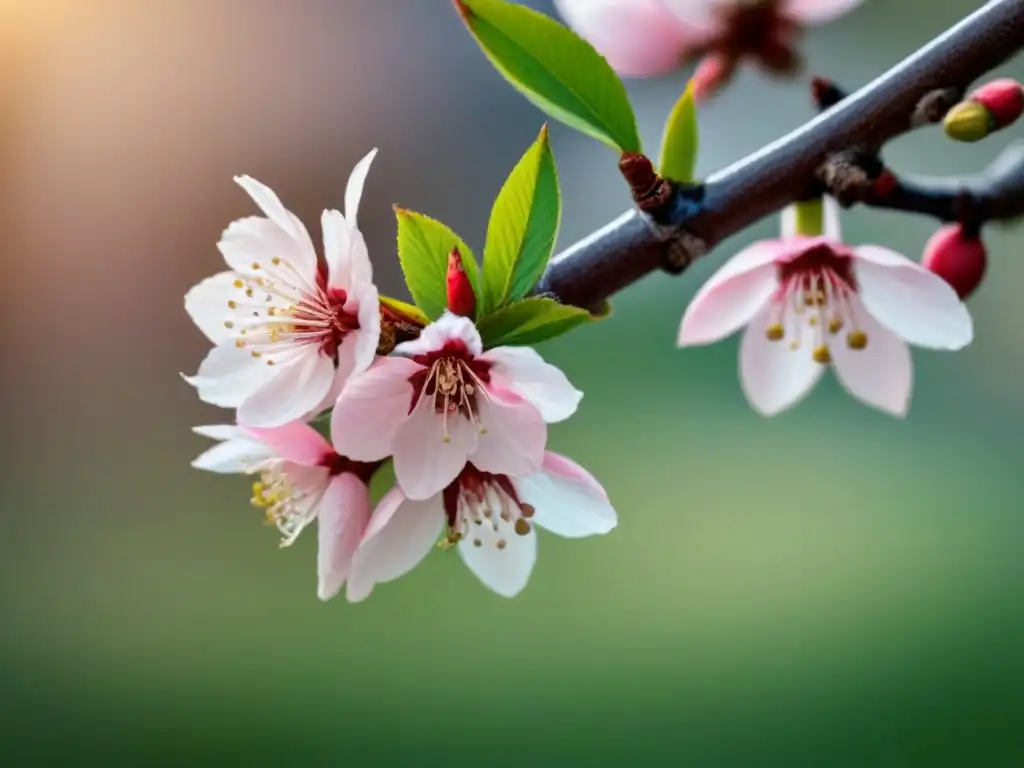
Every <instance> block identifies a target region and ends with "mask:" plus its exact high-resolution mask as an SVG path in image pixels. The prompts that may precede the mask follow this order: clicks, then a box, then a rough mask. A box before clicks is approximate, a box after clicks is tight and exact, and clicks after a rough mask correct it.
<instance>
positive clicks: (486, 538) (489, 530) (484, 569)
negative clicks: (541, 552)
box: [459, 520, 537, 597]
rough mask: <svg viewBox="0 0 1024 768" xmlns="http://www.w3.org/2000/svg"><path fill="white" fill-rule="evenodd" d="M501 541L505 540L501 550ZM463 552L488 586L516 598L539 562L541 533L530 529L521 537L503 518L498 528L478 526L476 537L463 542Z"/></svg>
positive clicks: (474, 535)
mask: <svg viewBox="0 0 1024 768" xmlns="http://www.w3.org/2000/svg"><path fill="white" fill-rule="evenodd" d="M477 541H479V542H480V546H476V543H475V542H477ZM499 541H504V542H505V544H504V545H503V546H502V548H500V549H499V545H498V542H499ZM459 554H460V555H462V561H463V562H464V563H465V564H466V565H467V566H469V570H471V571H472V572H473V573H474V574H476V577H477V578H478V579H480V581H481V582H483V584H484V586H485V587H487V588H488V589H491V590H493V591H494V592H497V593H498V594H499V595H501V596H502V597H515V596H516V595H517V594H519V593H520V592H521V591H522V590H523V587H525V586H526V583H527V582H528V581H529V580H530V572H531V571H532V570H533V564H534V563H535V562H537V535H536V534H535V533H534V532H533V531H530V533H528V534H526V535H525V536H520V535H519V534H517V533H516V532H515V530H514V529H513V528H512V525H511V523H506V522H504V521H502V520H499V522H498V530H494V527H493V526H490V525H481V526H478V527H475V528H474V529H473V533H472V536H470V537H468V538H465V539H463V540H462V541H460V542H459Z"/></svg>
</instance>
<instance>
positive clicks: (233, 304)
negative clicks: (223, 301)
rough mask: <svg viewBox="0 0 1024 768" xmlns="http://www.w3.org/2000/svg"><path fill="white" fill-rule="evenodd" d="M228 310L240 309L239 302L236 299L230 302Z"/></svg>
mask: <svg viewBox="0 0 1024 768" xmlns="http://www.w3.org/2000/svg"><path fill="white" fill-rule="evenodd" d="M228 309H238V302H236V301H235V300H234V299H231V300H229V301H228Z"/></svg>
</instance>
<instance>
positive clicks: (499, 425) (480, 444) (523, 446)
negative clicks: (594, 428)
mask: <svg viewBox="0 0 1024 768" xmlns="http://www.w3.org/2000/svg"><path fill="white" fill-rule="evenodd" d="M485 390H486V392H485V394H484V395H481V396H480V397H478V398H477V399H476V405H477V413H478V416H479V417H480V425H481V428H482V430H484V431H481V432H480V436H479V439H478V440H477V443H476V450H475V451H473V452H472V453H471V454H470V455H471V457H472V462H473V464H474V465H476V466H477V468H479V469H482V470H483V471H484V472H491V473H493V474H496V475H509V476H510V477H521V476H523V475H528V474H530V473H531V472H533V471H535V470H536V469H537V468H538V467H540V465H541V463H542V462H543V461H544V446H545V444H546V443H547V439H548V425H547V424H546V423H544V419H543V418H542V417H541V414H540V411H538V410H537V409H536V408H535V407H534V406H533V405H531V404H530V402H529V401H527V400H524V399H523V398H521V397H519V396H518V395H516V394H515V393H513V392H509V391H507V390H501V389H497V388H494V387H493V386H485ZM474 431H476V430H475V429H474Z"/></svg>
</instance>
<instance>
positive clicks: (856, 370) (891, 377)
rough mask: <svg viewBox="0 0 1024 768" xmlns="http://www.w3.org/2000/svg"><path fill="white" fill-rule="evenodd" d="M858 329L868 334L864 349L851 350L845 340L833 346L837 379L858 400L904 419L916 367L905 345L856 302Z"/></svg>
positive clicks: (836, 342)
mask: <svg viewBox="0 0 1024 768" xmlns="http://www.w3.org/2000/svg"><path fill="white" fill-rule="evenodd" d="M851 303H852V305H853V313H854V317H855V318H856V321H857V328H858V329H859V330H861V331H863V332H864V333H866V334H867V337H868V345H867V347H866V348H865V349H859V350H857V349H850V348H849V346H848V345H847V344H846V339H845V338H844V337H843V336H837V337H835V341H834V342H833V343H832V344H830V346H829V349H830V351H831V353H832V361H833V363H834V364H835V371H836V377H837V378H838V379H839V382H840V383H841V384H842V385H843V387H844V388H845V389H846V390H847V391H848V392H849V393H850V394H851V395H853V396H854V397H855V398H857V399H858V400H860V401H861V402H863V403H866V404H868V405H870V406H872V407H873V408H878V409H879V410H881V411H884V412H886V413H889V414H892V415H893V416H898V417H901V418H902V417H903V416H906V415H907V410H908V409H909V408H910V394H911V389H912V387H913V379H914V372H913V364H912V362H911V359H910V349H909V347H907V344H906V342H905V341H903V340H902V339H901V338H900V337H899V336H897V335H896V334H895V333H893V332H892V331H890V330H888V329H887V328H884V327H883V326H882V325H881V324H880V323H878V322H877V321H876V320H875V319H874V318H873V317H871V315H870V314H868V313H867V312H866V311H864V308H863V306H861V304H860V302H859V301H858V300H857V299H856V298H853V299H851Z"/></svg>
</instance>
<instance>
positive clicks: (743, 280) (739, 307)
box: [676, 263, 779, 347]
mask: <svg viewBox="0 0 1024 768" xmlns="http://www.w3.org/2000/svg"><path fill="white" fill-rule="evenodd" d="M727 266H728V265H727ZM720 271H721V270H720ZM778 285H779V280H778V268H777V267H776V266H775V264H774V263H769V264H762V265H761V266H759V267H756V268H754V269H753V270H750V271H748V272H741V273H739V274H735V275H733V276H731V277H727V278H724V279H723V278H720V277H719V276H718V275H714V276H713V277H712V278H711V279H710V280H709V281H708V282H706V283H705V284H704V286H703V287H702V288H701V289H700V290H699V291H698V292H697V295H696V296H695V297H694V299H693V301H691V302H690V306H689V307H687V308H686V313H685V314H684V315H683V321H682V323H681V324H680V326H679V336H678V338H677V339H676V343H677V345H678V346H680V347H689V346H696V345H701V344H711V343H713V342H716V341H720V340H721V339H724V338H726V337H727V336H731V335H732V334H733V333H735V332H736V331H738V330H739V329H740V328H742V327H743V326H744V325H746V324H747V323H749V322H750V319H751V318H752V317H754V315H756V314H757V313H758V312H759V311H760V310H761V309H762V308H763V307H764V306H766V305H767V304H768V301H769V300H770V299H771V297H772V294H773V293H775V291H776V290H777V289H778Z"/></svg>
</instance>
